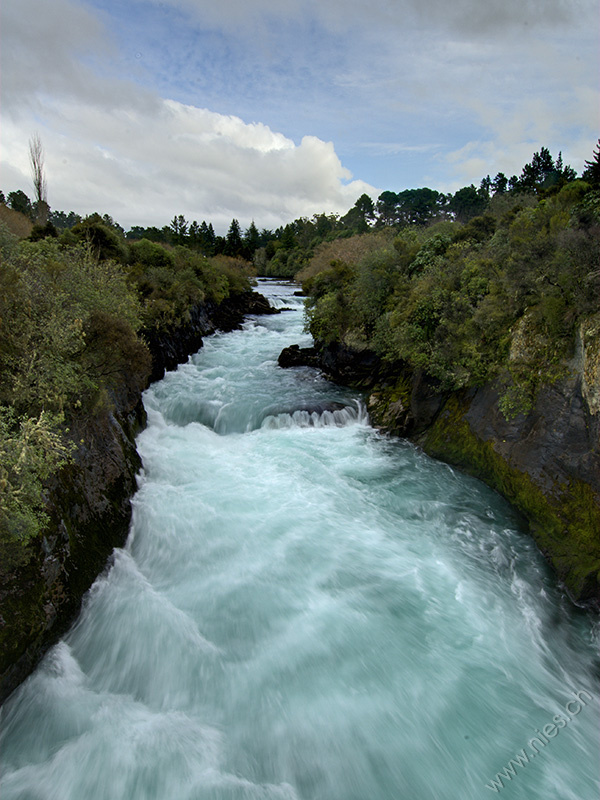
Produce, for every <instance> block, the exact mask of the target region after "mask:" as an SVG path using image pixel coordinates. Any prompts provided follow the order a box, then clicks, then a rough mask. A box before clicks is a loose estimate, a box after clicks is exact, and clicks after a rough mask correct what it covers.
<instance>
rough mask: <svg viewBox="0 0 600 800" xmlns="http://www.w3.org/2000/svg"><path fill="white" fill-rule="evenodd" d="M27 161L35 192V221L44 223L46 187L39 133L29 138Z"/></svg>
mask: <svg viewBox="0 0 600 800" xmlns="http://www.w3.org/2000/svg"><path fill="white" fill-rule="evenodd" d="M29 163H30V166H31V179H32V181H33V189H34V192H35V217H36V219H35V221H36V223H37V224H38V225H45V224H46V222H47V221H48V212H49V211H50V206H49V205H48V187H47V185H46V175H45V174H44V148H43V147H42V140H41V139H40V135H39V133H35V134H34V135H33V136H32V137H31V139H30V140H29Z"/></svg>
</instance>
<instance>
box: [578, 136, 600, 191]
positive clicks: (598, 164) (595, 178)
mask: <svg viewBox="0 0 600 800" xmlns="http://www.w3.org/2000/svg"><path fill="white" fill-rule="evenodd" d="M581 177H582V178H583V180H584V181H587V182H588V183H590V184H591V185H592V186H593V187H594V188H595V189H597V188H599V187H600V139H598V143H597V145H596V149H595V150H594V153H593V157H592V158H591V159H590V160H589V161H586V162H585V169H584V171H583V175H582V176H581Z"/></svg>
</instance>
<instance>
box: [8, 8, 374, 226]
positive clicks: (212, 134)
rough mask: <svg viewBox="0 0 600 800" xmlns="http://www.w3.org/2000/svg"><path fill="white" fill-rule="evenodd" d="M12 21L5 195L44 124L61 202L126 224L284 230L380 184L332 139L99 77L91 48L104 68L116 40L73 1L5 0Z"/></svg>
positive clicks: (53, 200)
mask: <svg viewBox="0 0 600 800" xmlns="http://www.w3.org/2000/svg"><path fill="white" fill-rule="evenodd" d="M56 15H58V19H60V24H59V22H58V21H57V16H56ZM66 19H68V20H69V24H66V22H65V20H66ZM71 21H72V24H71ZM30 22H31V26H29V23H30ZM3 23H4V31H5V32H7V29H8V33H10V36H11V44H10V48H9V49H8V52H6V51H5V52H4V53H3V58H4V64H3V87H2V88H3V125H2V130H1V136H2V155H3V165H2V175H1V178H0V180H1V188H2V189H3V190H4V191H5V193H6V192H9V191H12V190H13V189H17V188H20V189H24V190H25V191H27V190H28V187H30V178H29V165H28V152H27V142H28V139H29V137H30V136H31V135H32V134H33V133H34V132H35V131H39V133H40V135H41V138H42V141H43V144H44V147H45V151H46V171H47V178H48V192H49V202H50V205H51V207H53V208H56V209H61V210H65V211H66V210H71V209H73V210H75V211H78V212H79V213H90V212H93V211H100V212H101V213H109V214H111V215H112V216H114V217H115V219H117V220H118V221H119V222H121V224H123V225H125V226H130V225H133V224H142V225H150V224H155V225H159V226H162V225H164V224H167V223H168V222H169V219H170V218H171V217H172V216H173V214H180V213H182V214H184V215H185V216H186V217H188V218H189V219H198V220H201V219H206V220H207V221H211V222H213V224H214V225H215V227H216V229H221V230H223V229H226V228H227V226H228V225H229V222H230V221H231V219H232V217H236V218H238V219H239V220H240V222H241V223H242V224H243V225H245V224H248V223H249V222H250V221H251V220H252V219H255V220H256V223H257V224H258V225H260V226H265V227H273V226H278V225H280V224H285V223H286V222H289V221H290V220H291V219H293V218H295V217H298V216H303V215H308V216H311V215H312V214H313V213H317V212H321V211H328V212H339V213H344V212H345V211H347V210H348V208H350V207H351V206H352V205H353V203H354V202H355V200H356V198H357V197H358V196H359V195H360V194H362V193H363V192H365V191H370V192H371V193H374V192H376V190H375V189H373V187H372V186H369V185H368V184H367V183H365V182H363V181H350V179H351V175H350V173H349V172H348V170H346V169H345V168H344V167H343V166H342V164H341V162H340V160H339V158H338V156H337V155H336V153H335V150H334V147H333V144H331V143H328V142H324V141H321V140H320V139H318V138H316V137H314V136H304V137H303V138H302V139H301V141H300V143H299V144H296V143H295V142H294V141H292V140H291V139H290V138H288V137H286V136H284V135H283V134H281V133H278V132H276V131H273V130H271V128H269V127H268V126H267V125H265V124H262V123H246V122H244V121H243V120H242V119H240V118H239V117H236V116H230V115H223V114H218V113H215V112H212V111H209V110H207V109H204V108H196V107H194V106H191V105H184V104H182V103H177V102H175V101H173V100H168V99H163V98H160V97H158V96H157V95H156V94H154V93H152V92H151V91H149V90H145V89H140V88H139V87H137V86H135V85H134V84H133V83H131V82H128V81H124V80H120V79H119V78H117V77H114V76H111V75H110V70H108V69H105V70H100V72H102V71H103V72H104V74H98V69H97V68H95V69H92V68H91V67H89V66H86V64H85V63H82V61H81V51H82V49H84V50H86V52H87V55H86V59H87V60H89V59H90V54H91V55H92V56H94V57H95V58H97V59H99V63H100V66H102V64H103V63H104V61H103V60H102V59H105V58H106V57H107V55H109V54H110V53H111V52H112V51H111V43H110V39H109V37H108V36H107V33H106V30H105V29H104V28H103V26H102V25H101V24H100V22H99V21H98V20H97V19H96V18H95V17H93V16H92V15H91V14H90V13H88V12H87V11H86V10H84V9H83V7H80V6H77V5H75V4H74V3H73V2H70V0H56V2H55V3H53V4H47V3H45V2H44V3H40V2H39V0H37V1H36V0H18V4H17V2H15V0H6V2H5V5H4V8H3ZM40 43H42V44H43V47H40ZM17 56H18V60H15V59H16V57H17ZM28 63H29V64H32V69H24V68H23V64H28ZM96 66H97V65H96ZM28 193H31V189H30V188H29V192H28Z"/></svg>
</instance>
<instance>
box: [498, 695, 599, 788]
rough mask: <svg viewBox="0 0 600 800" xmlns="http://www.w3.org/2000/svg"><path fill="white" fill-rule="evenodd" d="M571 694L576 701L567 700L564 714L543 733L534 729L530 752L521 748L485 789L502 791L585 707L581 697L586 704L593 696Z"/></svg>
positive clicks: (547, 726)
mask: <svg viewBox="0 0 600 800" xmlns="http://www.w3.org/2000/svg"><path fill="white" fill-rule="evenodd" d="M573 694H574V695H575V697H576V698H577V699H576V700H569V702H568V703H567V704H566V705H565V711H566V713H565V714H555V716H554V717H552V722H549V723H548V724H547V725H544V728H543V731H540V730H538V729H537V728H536V733H537V736H534V737H533V738H532V739H530V740H529V742H528V745H529V749H530V752H528V751H527V750H526V749H525V748H523V749H522V750H521V751H520V752H519V753H517V754H516V755H515V757H514V758H511V760H510V761H509V762H508V764H507V765H506V766H505V767H504V769H503V770H501V771H500V772H497V773H496V775H495V776H494V777H493V778H492V780H491V781H490V782H489V783H486V784H485V787H486V789H491V790H492V791H493V792H499V791H500V790H501V789H503V788H504V785H505V782H508V781H512V779H513V778H515V777H516V776H517V768H518V767H526V766H527V764H529V763H530V761H532V760H533V759H534V758H535V757H536V756H537V755H539V753H540V752H541V750H540V749H539V748H540V747H542V748H543V747H546V745H548V744H550V741H551V740H552V739H554V737H555V736H558V732H559V731H560V729H561V728H565V727H566V726H567V725H568V724H569V722H571V720H572V719H573V718H574V717H576V716H577V715H578V714H580V713H581V711H582V710H583V709H584V708H585V707H586V706H587V703H586V702H584V700H583V698H582V695H587V699H588V702H589V701H590V700H593V699H594V697H593V695H592V694H590V692H588V691H586V690H585V689H582V690H581V691H580V692H573ZM573 705H575V706H576V709H573V708H572V706H573Z"/></svg>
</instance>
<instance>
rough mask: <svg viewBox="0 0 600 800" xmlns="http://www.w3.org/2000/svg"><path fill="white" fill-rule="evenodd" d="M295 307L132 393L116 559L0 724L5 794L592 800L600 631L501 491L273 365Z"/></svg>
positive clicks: (309, 374)
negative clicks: (135, 411) (140, 409)
mask: <svg viewBox="0 0 600 800" xmlns="http://www.w3.org/2000/svg"><path fill="white" fill-rule="evenodd" d="M293 288H294V287H292V286H282V285H277V284H274V283H263V284H262V285H261V291H263V292H264V293H265V294H267V295H269V296H270V297H271V300H272V302H273V304H274V305H276V306H280V307H283V306H287V307H290V306H291V307H292V310H290V311H284V312H283V313H281V314H279V315H276V316H266V317H251V318H249V320H248V321H247V322H246V324H245V325H244V329H243V330H242V331H235V332H233V333H227V334H217V335H215V336H213V337H210V338H208V339H207V340H206V341H205V346H204V348H203V349H202V350H200V352H199V353H198V354H197V355H194V356H193V357H192V358H190V360H189V361H188V363H187V364H184V365H182V366H180V367H179V368H178V369H177V370H176V371H174V372H172V373H169V374H168V375H167V376H166V377H165V378H164V380H162V381H160V382H159V383H157V384H154V385H153V386H152V387H151V388H150V389H149V390H148V391H147V392H146V394H145V400H144V401H145V405H146V409H147V411H148V417H149V424H148V427H147V428H146V430H144V432H143V433H142V434H141V435H140V436H139V441H138V445H139V450H140V453H141V455H142V458H143V463H144V469H143V473H142V474H141V475H140V478H139V490H138V492H137V494H136V495H135V498H134V514H133V524H132V528H131V533H130V536H129V539H128V542H127V544H126V546H125V547H124V548H123V549H122V550H117V551H116V552H115V554H114V559H113V562H112V567H111V568H110V569H109V570H108V571H107V572H106V573H105V574H104V575H102V576H101V577H100V578H99V579H98V580H97V581H96V583H95V584H94V586H93V588H92V589H91V591H90V592H89V594H88V596H87V598H86V601H85V605H84V610H83V612H82V614H81V616H80V618H79V619H78V621H77V623H76V624H75V625H74V627H73V628H72V630H71V631H70V632H69V633H68V634H67V636H65V638H64V639H63V640H62V641H61V642H60V643H59V644H58V645H57V646H55V647H54V648H53V649H52V650H51V651H50V652H49V653H48V654H47V656H46V658H45V659H44V661H43V662H42V664H41V665H40V667H39V668H38V670H37V671H36V672H35V674H33V675H32V676H31V677H30V678H29V680H28V681H26V683H25V684H23V685H22V686H21V687H20V689H19V690H18V691H17V692H15V693H14V694H13V696H12V697H11V698H10V699H9V701H8V702H7V703H6V704H5V706H4V708H3V709H2V718H1V722H2V741H1V758H2V779H1V784H0V797H1V798H2V800H155V799H156V800H242V798H243V799H244V800H478V799H479V798H485V797H488V796H492V794H501V795H502V796H503V797H505V798H506V800H509V798H519V800H542V798H544V800H546V799H547V798H552V800H596V798H597V797H598V792H599V783H598V777H599V774H598V773H599V760H600V759H599V749H598V745H599V712H598V698H599V697H600V691H599V688H598V680H597V679H598V659H597V632H598V631H597V626H596V624H595V622H594V619H593V618H592V617H591V616H590V615H588V614H586V613H584V612H582V611H579V610H577V609H575V608H574V607H572V606H571V604H570V603H569V602H568V601H567V600H566V598H565V597H564V595H563V594H562V593H561V592H560V590H559V588H558V587H557V586H556V582H555V580H554V578H553V576H552V575H551V574H550V572H549V571H548V569H547V567H546V564H545V562H544V560H543V559H542V557H541V556H540V554H539V553H538V551H537V550H536V548H535V546H534V544H533V542H532V540H531V539H530V538H529V536H528V535H527V534H525V533H524V528H523V523H522V520H521V519H520V518H519V517H518V516H517V515H516V514H515V513H514V512H513V511H512V510H511V508H510V507H509V506H508V505H507V504H506V503H505V502H504V501H503V500H502V499H501V498H500V497H499V496H498V495H496V494H495V493H494V492H492V491H490V490H488V489H487V488H486V487H485V486H483V485H482V484H481V483H479V482H478V481H476V480H473V479H471V478H468V477H465V476H464V475H462V474H460V473H459V472H457V471H455V470H453V469H451V468H450V467H448V466H446V465H444V464H441V463H437V462H435V461H433V460H431V459H429V458H428V457H427V456H425V455H424V454H423V453H422V452H420V451H419V450H418V449H417V448H415V447H414V446H412V445H411V444H409V443H407V442H404V441H400V440H393V439H389V438H386V437H384V436H382V435H381V434H379V433H378V432H376V431H375V430H374V429H372V428H371V427H370V426H369V424H368V419H367V418H366V415H365V413H364V410H363V406H362V405H361V402H360V398H359V397H358V396H357V395H356V394H355V393H353V392H352V391H350V390H345V389H340V388H339V387H335V386H333V385H332V384H330V383H328V382H327V381H325V380H324V379H323V378H321V377H320V376H319V375H318V374H317V373H316V372H315V371H314V370H311V369H308V368H296V369H292V370H282V369H280V368H279V367H278V366H277V356H278V354H279V352H280V351H281V349H282V348H283V347H284V346H286V345H288V344H291V343H294V342H298V343H301V344H308V343H309V338H308V337H307V336H306V334H304V333H303V329H302V325H303V317H302V306H301V301H300V300H299V299H298V298H296V297H294V296H293ZM332 404H333V405H332ZM553 720H554V721H553ZM540 736H541V737H543V738H541V739H540ZM534 737H537V740H536V739H535V738H534ZM530 742H531V744H530ZM536 742H537V743H536ZM519 754H520V756H519V757H520V761H516V760H515V759H516V757H517V756H518V755H519ZM511 759H513V763H512V766H511V765H510V762H511ZM507 765H509V766H510V769H509V770H508V772H506V774H503V770H504V769H505V767H506V766H507Z"/></svg>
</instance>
